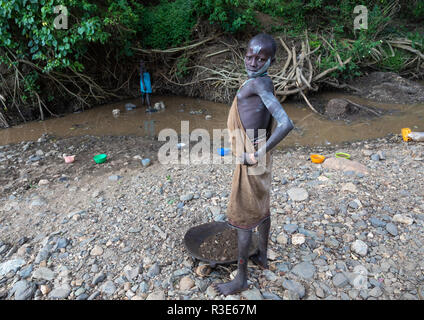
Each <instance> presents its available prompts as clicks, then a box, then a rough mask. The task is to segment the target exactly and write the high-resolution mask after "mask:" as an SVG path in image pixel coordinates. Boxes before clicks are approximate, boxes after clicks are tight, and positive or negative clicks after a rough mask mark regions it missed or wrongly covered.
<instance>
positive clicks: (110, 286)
mask: <svg viewBox="0 0 424 320" xmlns="http://www.w3.org/2000/svg"><path fill="white" fill-rule="evenodd" d="M100 291H101V292H102V293H104V294H105V295H107V296H112V295H113V294H114V293H115V291H116V287H115V284H114V283H113V281H110V280H109V281H106V282H105V283H104V284H103V285H102V286H101V287H100Z"/></svg>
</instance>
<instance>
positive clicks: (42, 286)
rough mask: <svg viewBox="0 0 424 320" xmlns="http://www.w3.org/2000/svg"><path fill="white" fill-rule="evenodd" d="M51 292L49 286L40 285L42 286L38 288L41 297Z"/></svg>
mask: <svg viewBox="0 0 424 320" xmlns="http://www.w3.org/2000/svg"><path fill="white" fill-rule="evenodd" d="M51 290H52V289H51V288H50V286H49V285H46V284H42V285H41V286H40V291H41V293H42V294H43V295H47V294H49V292H50V291H51Z"/></svg>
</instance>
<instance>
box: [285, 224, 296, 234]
mask: <svg viewBox="0 0 424 320" xmlns="http://www.w3.org/2000/svg"><path fill="white" fill-rule="evenodd" d="M297 228H298V227H297V224H285V225H284V226H283V229H284V231H285V232H287V233H288V234H292V233H295V232H296V231H297Z"/></svg>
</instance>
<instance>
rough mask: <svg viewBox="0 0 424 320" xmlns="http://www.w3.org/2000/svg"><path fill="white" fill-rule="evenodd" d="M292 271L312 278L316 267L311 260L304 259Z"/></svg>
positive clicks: (300, 275) (305, 277)
mask: <svg viewBox="0 0 424 320" xmlns="http://www.w3.org/2000/svg"><path fill="white" fill-rule="evenodd" d="M291 272H293V273H294V274H295V275H297V276H299V277H301V278H304V279H308V280H310V279H312V278H313V277H314V274H315V267H314V266H313V265H312V264H311V263H310V262H307V261H304V262H301V263H299V264H297V265H296V266H294V268H293V269H292V270H291Z"/></svg>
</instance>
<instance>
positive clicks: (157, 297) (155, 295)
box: [146, 290, 165, 300]
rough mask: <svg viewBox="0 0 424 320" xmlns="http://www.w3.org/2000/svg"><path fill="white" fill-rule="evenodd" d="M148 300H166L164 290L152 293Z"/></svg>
mask: <svg viewBox="0 0 424 320" xmlns="http://www.w3.org/2000/svg"><path fill="white" fill-rule="evenodd" d="M146 300H165V293H164V292H163V291H162V290H157V291H154V292H152V293H150V294H149V295H148V296H147V298H146Z"/></svg>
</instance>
